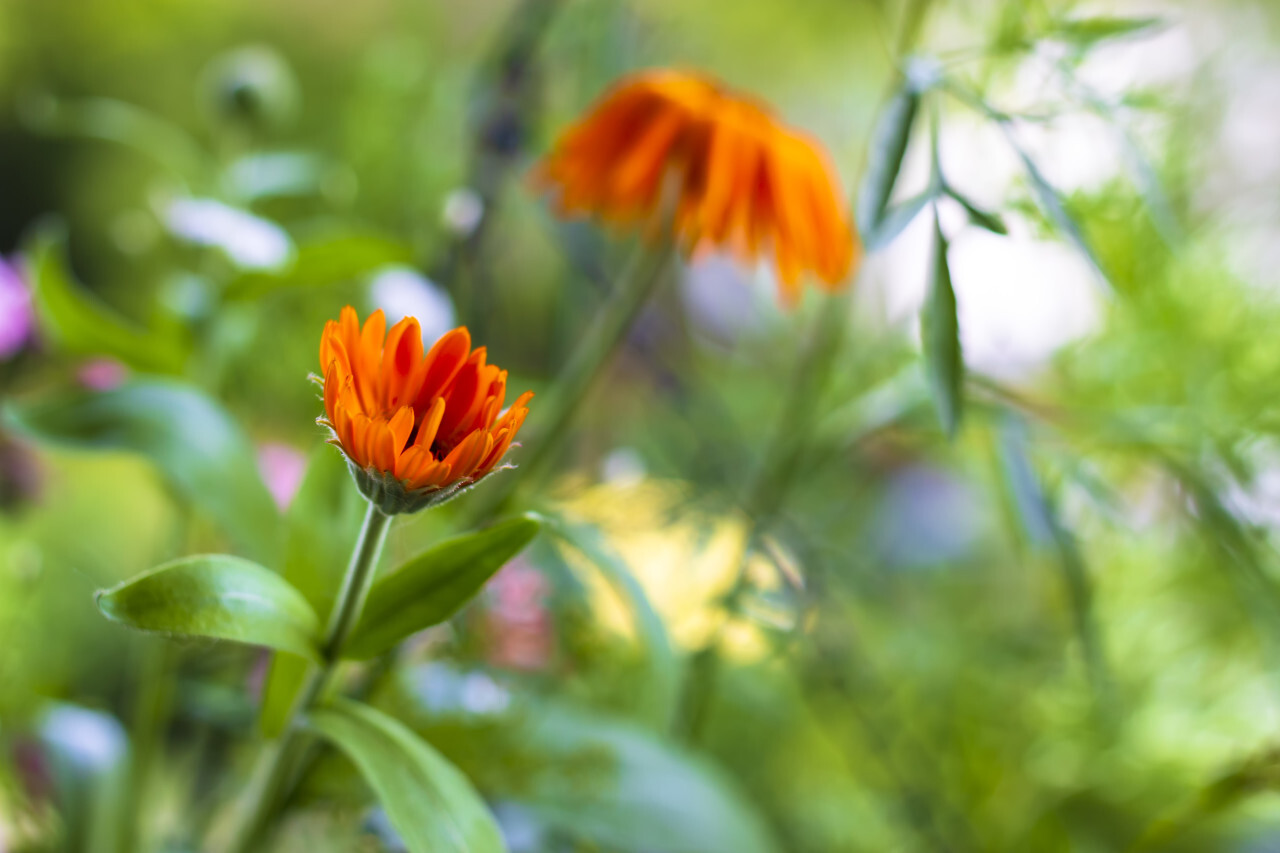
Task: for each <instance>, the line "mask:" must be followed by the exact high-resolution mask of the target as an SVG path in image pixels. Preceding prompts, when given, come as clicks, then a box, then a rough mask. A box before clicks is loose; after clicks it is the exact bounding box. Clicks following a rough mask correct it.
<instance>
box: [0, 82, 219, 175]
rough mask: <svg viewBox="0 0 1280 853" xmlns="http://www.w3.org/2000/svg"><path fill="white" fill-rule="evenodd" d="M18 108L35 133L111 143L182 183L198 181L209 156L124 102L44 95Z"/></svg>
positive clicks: (181, 132) (173, 127) (171, 127)
mask: <svg viewBox="0 0 1280 853" xmlns="http://www.w3.org/2000/svg"><path fill="white" fill-rule="evenodd" d="M23 107H25V108H24V109H22V111H21V117H22V119H23V120H24V121H25V122H26V124H27V126H28V127H30V128H31V129H32V130H34V131H35V132H37V133H43V134H47V135H61V136H83V137H87V138H90V139H100V140H102V141H104V142H115V143H118V144H120V145H124V146H127V147H129V148H132V149H133V150H134V151H137V152H138V153H139V154H143V155H145V156H147V157H151V158H153V159H154V160H155V162H156V163H157V164H159V165H160V166H162V167H164V168H166V169H168V170H169V171H170V172H171V173H172V174H173V176H174V177H177V178H179V179H181V180H184V181H191V180H197V179H199V177H200V176H201V175H202V174H204V173H205V172H206V171H207V169H208V167H209V163H210V158H209V156H208V155H207V154H206V153H205V152H204V150H203V149H201V147H200V146H199V145H198V144H197V143H196V141H195V140H194V139H193V138H192V137H191V136H189V135H188V134H187V133H186V132H185V131H184V130H182V129H181V128H180V127H178V126H177V125H176V124H172V123H170V122H169V121H167V120H165V119H163V118H160V117H159V116H157V115H155V114H154V113H150V112H147V111H146V110H144V109H142V108H141V107H138V106H135V105H133V104H129V103H126V102H124V101H116V100H113V99H111V98H83V99H79V100H65V101H59V100H57V99H55V98H51V97H48V98H37V99H33V100H31V101H29V102H27V103H26V104H24V105H23Z"/></svg>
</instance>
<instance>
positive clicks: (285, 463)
mask: <svg viewBox="0 0 1280 853" xmlns="http://www.w3.org/2000/svg"><path fill="white" fill-rule="evenodd" d="M258 470H259V471H260V472H261V473H262V479H263V481H265V482H266V484H267V491H269V492H271V497H273V498H275V502H276V506H278V507H280V510H281V511H282V512H283V511H284V510H286V509H288V508H289V504H290V503H292V502H293V497H294V495H296V494H297V493H298V487H299V486H301V485H302V475H303V474H304V473H306V470H307V457H306V456H305V455H304V454H303V453H302V451H300V450H298V449H297V448H296V447H290V446H289V445H287V444H277V443H273V442H269V443H267V444H262V445H259V446H258Z"/></svg>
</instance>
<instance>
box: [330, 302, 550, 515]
mask: <svg viewBox="0 0 1280 853" xmlns="http://www.w3.org/2000/svg"><path fill="white" fill-rule="evenodd" d="M386 328H387V322H386V318H385V317H384V316H383V313H382V312H381V311H375V312H374V313H373V314H371V315H370V316H369V318H368V319H367V320H365V323H364V328H363V329H362V328H361V327H360V322H359V319H358V318H357V316H356V312H355V309H354V308H352V307H351V306H347V307H346V308H343V309H342V315H341V319H339V320H338V321H336V322H335V321H333V320H330V321H329V322H328V323H327V324H326V325H325V329H324V334H323V335H322V336H321V338H320V367H321V368H322V369H323V370H324V410H325V417H324V418H321V419H320V423H322V424H324V425H325V426H327V427H329V428H330V430H332V432H333V438H332V439H331V442H332V443H334V444H336V445H337V446H338V447H339V448H341V449H342V452H343V454H344V455H345V456H346V457H347V461H348V463H349V465H350V467H351V470H352V473H353V474H354V475H355V477H356V482H357V483H358V484H359V485H360V489H361V491H362V492H363V493H364V494H365V496H366V497H368V498H369V500H371V501H373V502H374V503H376V504H378V505H379V507H380V508H381V509H382V510H383V511H384V512H386V513H388V514H391V513H396V512H413V511H415V510H418V509H421V508H422V507H424V506H428V505H431V504H436V503H440V502H442V501H444V500H447V499H448V498H450V497H453V496H454V495H456V494H457V493H458V492H460V491H462V490H463V489H465V488H466V487H468V486H471V485H472V484H474V483H476V482H477V481H479V480H481V479H482V478H484V477H485V476H487V475H488V474H490V473H491V472H492V471H494V470H495V468H496V467H497V466H498V463H499V462H501V461H502V457H503V455H504V454H506V452H507V449H508V448H509V447H510V446H511V442H512V440H513V439H514V438H515V436H516V433H517V432H519V430H520V425H521V424H522V423H523V422H524V419H525V416H526V415H527V414H528V413H529V410H528V409H527V408H526V407H525V404H526V403H528V402H529V399H530V398H531V397H533V395H532V394H530V393H524V394H521V395H520V397H519V398H517V399H516V401H515V402H514V403H512V404H511V407H510V408H509V409H507V411H506V413H505V414H500V412H501V410H502V404H503V401H504V399H505V397H506V390H507V372H506V371H505V370H499V369H498V368H497V367H495V366H494V365H491V364H485V349H484V347H480V348H478V349H476V350H474V351H473V350H472V349H471V335H470V333H468V332H467V330H466V328H465V327H463V328H457V329H454V330H453V331H451V332H449V333H447V334H445V335H444V336H443V337H442V338H440V340H438V341H436V344H435V346H433V347H432V348H431V351H430V352H428V353H426V355H425V356H424V355H423V348H422V333H421V331H420V330H419V328H418V321H417V320H415V319H414V318H412V317H406V318H405V319H403V320H401V321H400V322H399V323H397V324H396V325H395V326H393V327H392V328H391V331H390V332H389V333H388V332H387V331H386Z"/></svg>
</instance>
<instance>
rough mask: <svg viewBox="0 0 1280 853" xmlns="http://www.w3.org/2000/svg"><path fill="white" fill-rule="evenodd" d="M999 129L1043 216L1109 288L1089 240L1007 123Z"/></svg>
mask: <svg viewBox="0 0 1280 853" xmlns="http://www.w3.org/2000/svg"><path fill="white" fill-rule="evenodd" d="M1000 126H1001V128H1003V129H1004V132H1005V136H1006V137H1007V138H1008V139H1009V142H1010V143H1011V144H1012V145H1013V149H1014V151H1016V152H1017V154H1018V158H1019V159H1020V160H1022V168H1023V169H1024V170H1025V171H1026V173H1027V180H1028V181H1029V182H1030V183H1031V191H1032V193H1033V194H1034V195H1035V197H1036V201H1037V202H1038V203H1039V205H1040V209H1041V210H1042V211H1043V212H1044V215H1045V216H1046V217H1047V218H1048V219H1049V221H1050V222H1052V223H1053V224H1054V226H1055V227H1056V228H1057V229H1058V230H1059V231H1061V232H1062V234H1063V236H1065V237H1066V238H1067V239H1068V240H1070V241H1071V242H1072V243H1073V244H1074V245H1075V247H1076V249H1078V250H1079V252H1080V254H1082V255H1084V257H1085V260H1087V261H1088V262H1089V264H1090V265H1091V266H1092V267H1093V269H1094V272H1096V273H1097V275H1098V278H1099V279H1100V280H1101V281H1102V282H1103V283H1104V284H1106V285H1107V286H1108V287H1109V286H1110V284H1111V279H1110V278H1108V276H1107V273H1106V270H1104V269H1103V268H1102V262H1101V261H1100V260H1099V259H1098V255H1097V253H1095V252H1094V251H1093V247H1092V246H1091V245H1089V241H1088V240H1087V239H1086V238H1085V236H1084V231H1083V230H1082V229H1081V228H1080V225H1079V224H1078V223H1077V222H1076V221H1075V219H1074V218H1072V216H1071V214H1070V213H1068V212H1067V208H1066V205H1064V204H1063V203H1062V198H1061V196H1059V195H1058V191H1057V190H1055V189H1054V188H1053V185H1052V184H1050V183H1049V181H1048V180H1047V179H1046V178H1045V176H1044V174H1043V173H1042V172H1041V171H1040V167H1038V166H1037V165H1036V163H1035V161H1034V160H1032V159H1031V156H1030V155H1029V154H1027V152H1026V151H1024V150H1022V147H1021V146H1020V145H1018V142H1017V140H1016V139H1015V138H1014V137H1013V131H1012V130H1011V129H1010V127H1009V125H1008V123H1007V122H1001V123H1000Z"/></svg>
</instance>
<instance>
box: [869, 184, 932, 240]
mask: <svg viewBox="0 0 1280 853" xmlns="http://www.w3.org/2000/svg"><path fill="white" fill-rule="evenodd" d="M934 195H935V193H934V191H933V190H932V189H929V190H926V191H925V192H922V193H920V194H919V195H917V196H912V197H911V198H909V199H907V200H906V201H904V202H901V203H900V204H895V205H893V206H892V207H889V208H887V209H886V210H885V211H884V216H883V218H882V219H881V220H880V224H879V225H878V226H876V230H875V231H874V232H873V233H872V234H871V235H870V236H869V237H868V238H867V243H866V245H867V249H868V250H870V251H876V250H877V249H883V248H884V247H885V246H887V245H889V244H890V243H892V242H893V241H894V240H895V239H897V237H898V235H899V234H901V233H902V232H903V230H904V229H906V227H907V226H908V225H910V224H911V223H912V222H913V221H914V220H915V218H916V216H918V215H919V214H920V211H921V210H923V209H924V207H925V205H927V204H928V203H929V202H931V201H933V199H934Z"/></svg>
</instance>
